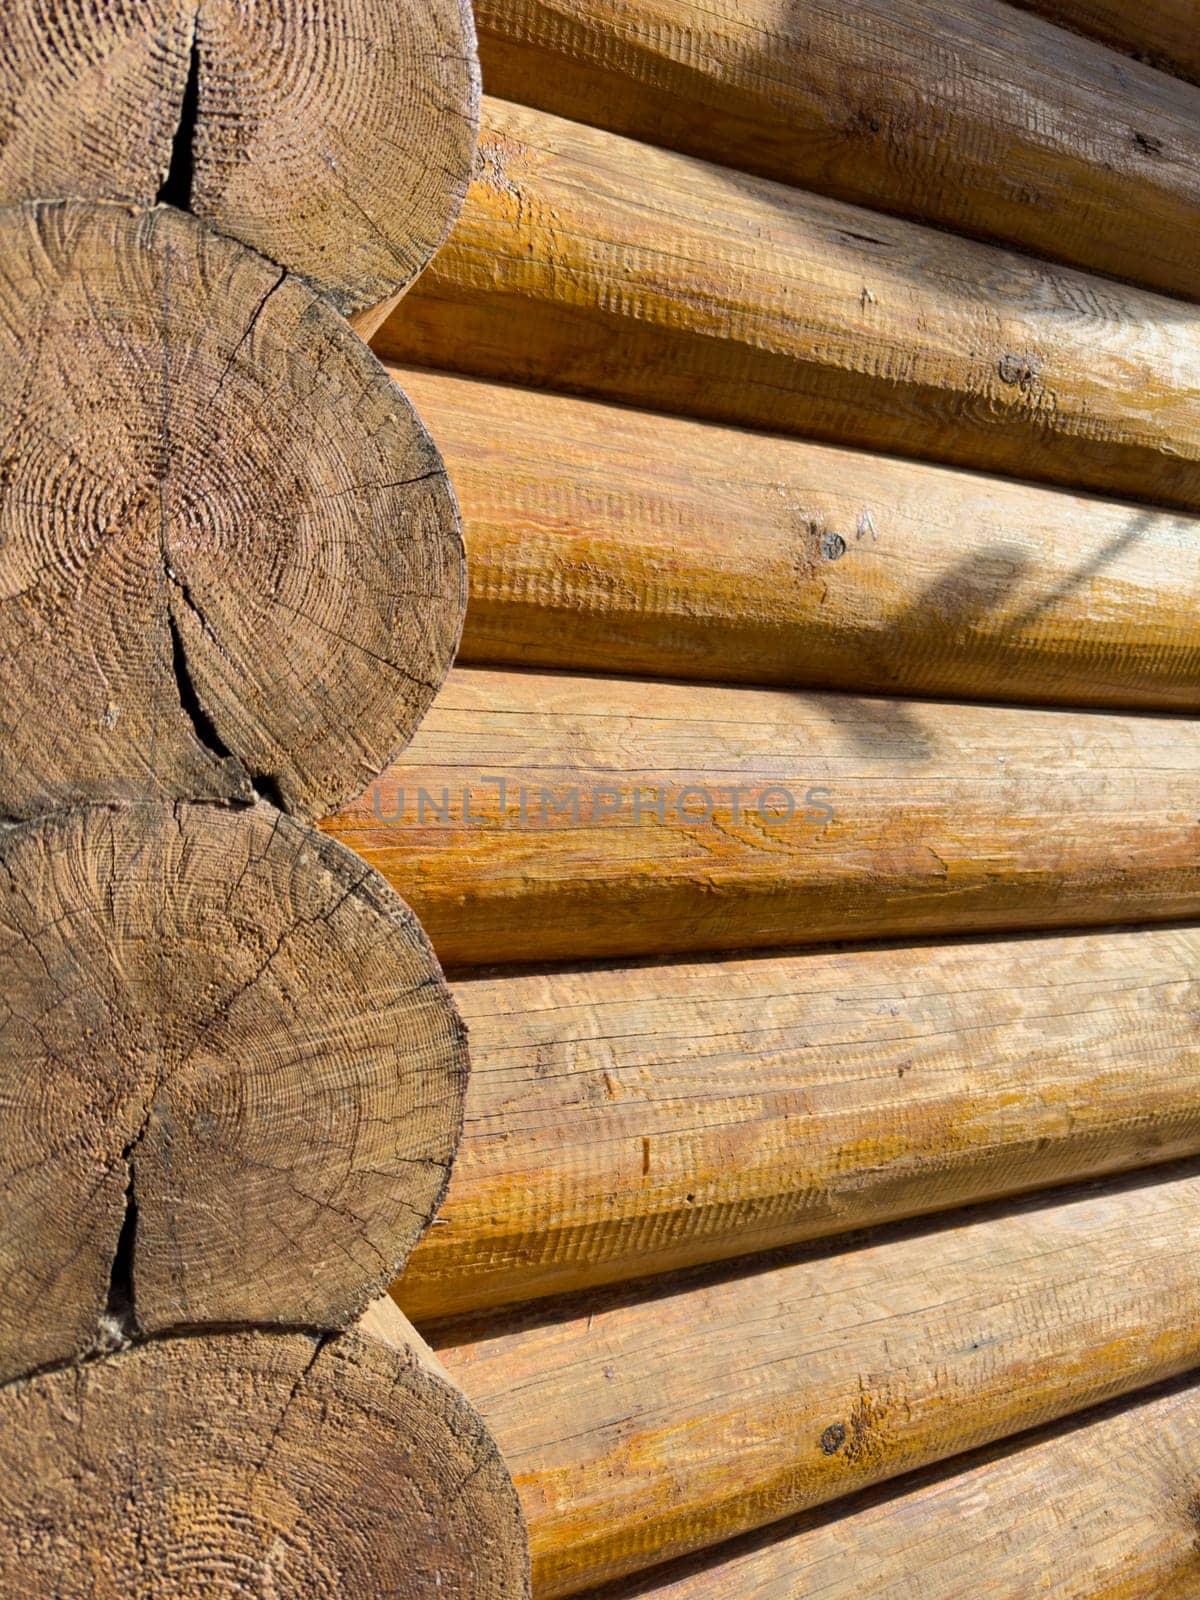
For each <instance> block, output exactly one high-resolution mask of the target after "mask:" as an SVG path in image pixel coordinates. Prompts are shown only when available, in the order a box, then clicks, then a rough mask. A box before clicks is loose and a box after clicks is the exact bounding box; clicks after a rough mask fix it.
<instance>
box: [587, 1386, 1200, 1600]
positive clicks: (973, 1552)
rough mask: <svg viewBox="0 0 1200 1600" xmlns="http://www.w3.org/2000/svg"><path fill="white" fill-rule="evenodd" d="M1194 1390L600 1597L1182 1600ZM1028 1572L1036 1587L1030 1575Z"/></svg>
mask: <svg viewBox="0 0 1200 1600" xmlns="http://www.w3.org/2000/svg"><path fill="white" fill-rule="evenodd" d="M1198 1432H1200V1390H1197V1388H1196V1387H1194V1386H1192V1387H1188V1388H1176V1389H1175V1390H1174V1391H1173V1392H1167V1393H1165V1394H1164V1393H1158V1394H1155V1395H1154V1396H1153V1397H1151V1398H1149V1399H1146V1400H1144V1401H1142V1402H1141V1403H1140V1404H1132V1405H1131V1404H1128V1403H1127V1404H1126V1405H1125V1407H1124V1408H1123V1409H1120V1410H1117V1409H1115V1408H1114V1407H1106V1408H1103V1409H1102V1410H1101V1411H1099V1412H1095V1413H1092V1414H1091V1415H1090V1416H1089V1417H1088V1419H1087V1420H1086V1422H1084V1421H1082V1419H1081V1421H1080V1422H1079V1423H1074V1424H1067V1425H1063V1424H1061V1423H1060V1424H1058V1425H1057V1426H1055V1427H1054V1428H1051V1429H1047V1430H1046V1431H1045V1432H1043V1433H1042V1434H1040V1435H1039V1436H1037V1437H1036V1438H1035V1439H1034V1440H1032V1441H1030V1442H1028V1443H1027V1444H1025V1445H1024V1447H1023V1448H1021V1447H1020V1446H1010V1447H1008V1448H1006V1449H1005V1448H1002V1449H998V1450H993V1451H991V1452H989V1453H987V1454H981V1455H979V1456H976V1457H974V1458H973V1459H971V1460H970V1461H969V1462H967V1463H964V1464H963V1466H962V1468H961V1470H959V1471H957V1472H953V1473H951V1474H949V1475H948V1474H947V1472H946V1470H945V1469H943V1471H942V1473H941V1475H940V1476H939V1477H937V1478H936V1479H933V1477H932V1475H927V1476H926V1481H924V1482H921V1483H919V1484H918V1485H916V1486H914V1487H912V1488H910V1489H908V1490H906V1491H905V1492H903V1493H899V1494H891V1495H888V1496H887V1497H886V1498H884V1497H883V1496H882V1495H881V1494H880V1493H879V1492H878V1491H876V1492H875V1493H874V1494H872V1495H870V1496H864V1497H863V1498H862V1501H861V1502H860V1503H858V1504H855V1505H853V1506H852V1507H847V1508H846V1509H845V1510H844V1511H843V1512H842V1514H841V1515H838V1514H837V1513H838V1510H839V1509H840V1508H835V1509H833V1510H832V1511H828V1510H827V1511H824V1512H818V1513H812V1512H810V1513H808V1514H807V1515H806V1516H804V1517H801V1518H797V1519H795V1520H794V1521H793V1522H791V1523H790V1524H788V1525H787V1526H785V1527H784V1528H782V1529H780V1528H774V1529H767V1530H765V1531H764V1532H763V1533H760V1534H755V1535H751V1536H750V1537H748V1538H746V1539H743V1540H741V1541H739V1547H737V1548H733V1549H731V1550H730V1551H728V1552H727V1553H725V1554H724V1555H719V1556H717V1558H716V1559H715V1560H714V1559H712V1558H711V1557H709V1558H707V1559H704V1560H703V1563H702V1562H701V1561H700V1560H697V1559H696V1558H691V1559H689V1560H688V1561H687V1562H686V1563H681V1564H679V1565H678V1566H677V1567H675V1568H674V1569H672V1570H671V1571H670V1572H660V1573H658V1574H656V1575H650V1574H642V1575H640V1576H639V1577H637V1578H634V1579H632V1580H630V1581H629V1582H628V1583H623V1584H621V1585H619V1586H618V1587H617V1588H616V1589H614V1590H610V1591H609V1600H730V1597H732V1596H734V1595H736V1596H737V1597H738V1600H796V1596H797V1595H800V1594H802V1595H813V1596H816V1595H819V1596H820V1597H821V1600H862V1596H863V1595H864V1594H869V1595H870V1596H871V1597H872V1600H962V1597H963V1596H964V1595H977V1596H979V1597H980V1600H1012V1597H1014V1596H1018V1595H1026V1594H1030V1593H1032V1592H1033V1588H1034V1585H1035V1584H1036V1585H1038V1586H1039V1588H1040V1592H1042V1593H1044V1594H1053V1595H1054V1596H1055V1597H1056V1600H1098V1597H1100V1596H1103V1600H1188V1597H1189V1596H1191V1595H1194V1594H1195V1593H1196V1588H1197V1577H1198V1571H1200V1568H1198V1562H1197V1554H1196V1517H1197V1508H1196V1496H1195V1481H1196V1466H1197V1452H1196V1437H1197V1433H1198ZM1031 1574H1036V1578H1034V1577H1031Z"/></svg>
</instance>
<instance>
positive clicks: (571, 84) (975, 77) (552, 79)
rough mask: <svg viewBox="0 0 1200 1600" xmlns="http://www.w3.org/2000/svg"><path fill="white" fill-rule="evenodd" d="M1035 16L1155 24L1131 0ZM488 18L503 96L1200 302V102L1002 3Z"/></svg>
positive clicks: (525, 9)
mask: <svg viewBox="0 0 1200 1600" xmlns="http://www.w3.org/2000/svg"><path fill="white" fill-rule="evenodd" d="M1041 9H1044V10H1045V11H1047V12H1048V13H1049V14H1050V15H1054V14H1055V12H1060V13H1062V14H1063V16H1064V20H1068V21H1069V20H1070V19H1071V15H1072V13H1086V12H1089V11H1090V12H1097V11H1114V12H1115V11H1118V10H1119V11H1120V13H1121V14H1122V15H1123V16H1125V17H1126V18H1127V21H1126V25H1125V32H1126V34H1127V35H1128V34H1129V33H1132V34H1135V35H1136V34H1137V33H1138V31H1139V29H1141V28H1142V26H1143V13H1144V8H1142V9H1141V10H1139V11H1137V12H1136V13H1134V12H1132V11H1131V10H1130V8H1129V6H1128V3H1127V0H1108V4H1103V3H1102V4H1097V3H1096V0H1074V4H1072V3H1071V0H1067V3H1065V4H1063V3H1060V4H1057V5H1055V4H1052V3H1050V4H1046V5H1045V6H1043V7H1042V8H1041ZM1159 9H1160V10H1163V11H1167V10H1171V9H1174V10H1177V11H1178V12H1179V13H1180V15H1182V13H1183V12H1184V11H1185V10H1186V11H1187V13H1188V15H1189V16H1190V18H1191V33H1192V35H1193V36H1194V35H1195V32H1196V23H1197V13H1196V11H1195V7H1194V0H1176V3H1175V5H1174V6H1163V7H1160V8H1159ZM476 15H477V20H478V25H479V30H480V52H481V55H482V58H483V68H484V76H485V80H486V82H487V84H488V87H489V89H490V90H491V92H492V93H493V94H494V95H500V96H503V98H504V99H506V100H515V101H519V102H520V103H521V104H523V105H531V106H538V107H540V108H541V109H542V110H544V111H552V112H557V113H558V114H559V115H562V116H567V117H573V118H575V120H576V121H578V122H588V123H592V124H593V125H595V126H597V127H602V128H610V129H612V130H613V131H614V132H615V133H623V134H629V135H632V136H633V137H634V138H637V139H644V140H645V141H646V142H647V143H648V144H654V145H664V146H666V147H668V148H670V149H672V150H681V151H684V152H686V153H687V154H689V155H695V156H701V157H703V158H705V159H706V160H709V161H719V162H723V163H725V164H726V165H727V166H730V167H741V168H743V169H745V170H746V171H749V172H757V173H761V174H762V175H763V176H764V177H768V178H777V179H779V180H780V181H781V182H784V183H794V184H798V185H799V186H800V187H801V188H804V189H815V190H816V191H817V192H818V193H821V194H829V195H834V196H836V197H837V198H838V199H841V200H851V201H854V202H856V203H857V204H859V205H866V206H873V207H877V208H879V209H881V210H884V211H895V212H898V213H899V214H901V215H904V216H910V217H916V218H919V219H922V220H925V221H928V222H933V223H937V224H938V225H939V226H941V227H945V228H950V229H952V230H954V231H955V232H960V233H972V234H980V235H984V236H986V237H989V238H994V239H1000V240H1008V241H1011V242H1012V243H1014V244H1019V245H1020V246H1021V247H1022V248H1023V249H1026V250H1029V251H1031V252H1032V253H1033V254H1034V255H1041V256H1050V257H1052V258H1054V259H1056V260H1060V261H1067V262H1071V263H1073V264H1074V265H1076V266H1081V267H1087V268H1090V269H1093V270H1096V271H1100V272H1108V273H1111V274H1113V275H1114V276H1116V277H1123V278H1129V279H1132V280H1133V281H1134V282H1135V283H1145V284H1148V285H1150V286H1151V287H1153V288H1156V289H1161V290H1163V291H1165V292H1166V293H1169V294H1180V295H1185V296H1189V297H1192V298H1195V297H1196V296H1197V295H1198V294H1200V263H1198V262H1197V258H1196V252H1195V250H1194V248H1193V243H1194V240H1195V236H1196V226H1197V205H1198V203H1200V160H1198V157H1200V142H1198V139H1197V132H1198V130H1200V103H1198V102H1197V97H1196V93H1195V90H1194V89H1192V88H1191V86H1190V85H1185V84H1181V83H1178V82H1175V81H1172V80H1170V79H1167V78H1164V77H1163V76H1162V74H1161V73H1158V72H1155V71H1153V70H1151V69H1150V68H1149V67H1145V66H1142V65H1141V64H1140V63H1137V62H1132V61H1129V60H1122V59H1120V58H1119V57H1114V55H1113V54H1112V52H1111V51H1109V50H1107V49H1105V48H1104V47H1103V46H1101V45H1098V44H1095V43H1093V42H1092V41H1091V40H1082V39H1080V38H1079V37H1078V36H1077V35H1072V34H1068V33H1064V32H1063V31H1062V30H1061V29H1059V28H1055V27H1052V26H1050V25H1049V24H1048V23H1046V22H1044V21H1043V20H1042V19H1041V18H1039V17H1033V16H1030V15H1028V14H1027V13H1024V14H1023V13H1021V12H1019V11H1015V10H1013V8H1012V7H1011V6H1008V5H1004V4H1002V3H1001V0H855V4H854V5H852V6H847V5H845V4H839V3H838V0H792V3H790V4H788V5H786V6H781V5H780V4H779V3H778V0H704V3H701V0H479V4H478V5H477V6H476ZM1191 53H1192V56H1193V59H1194V60H1195V61H1196V62H1197V63H1200V46H1197V45H1196V43H1195V40H1194V37H1193V39H1192V41H1191ZM1135 218H1136V222H1135V221H1134V220H1133V219H1135Z"/></svg>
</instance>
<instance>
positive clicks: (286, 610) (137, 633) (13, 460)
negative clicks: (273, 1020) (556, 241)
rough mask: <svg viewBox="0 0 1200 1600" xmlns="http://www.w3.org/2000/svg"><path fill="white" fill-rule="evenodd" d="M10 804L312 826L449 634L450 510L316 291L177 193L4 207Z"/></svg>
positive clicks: (453, 612) (381, 742) (395, 717)
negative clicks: (205, 811) (244, 806)
mask: <svg viewBox="0 0 1200 1600" xmlns="http://www.w3.org/2000/svg"><path fill="white" fill-rule="evenodd" d="M0 435H2V437H3V441H4V442H3V446H2V448H0V481H2V482H3V486H4V495H3V502H2V506H0V637H2V638H3V639H4V642H5V648H4V650H3V652H2V653H0V814H5V815H8V816H10V817H28V816H31V815H36V814H38V813H40V812H42V811H46V810H49V809H52V808H54V807H60V806H67V805H72V804H78V803H86V802H88V801H92V800H106V801H107V800H127V799H144V798H146V797H147V796H150V797H156V798H170V799H176V798H183V799H204V798H214V799H247V798H249V799H252V798H253V790H254V789H255V788H257V789H258V791H259V792H260V793H262V794H264V795H266V796H267V797H268V798H270V799H272V800H273V801H275V802H277V803H278V804H279V805H280V806H282V807H283V809H285V810H287V811H292V812H297V813H300V814H302V815H306V816H310V817H316V816H323V815H325V814H326V813H327V812H328V811H329V810H331V809H332V808H333V807H334V806H335V805H336V804H337V803H339V802H340V801H341V800H344V799H346V798H347V797H348V796H349V795H351V794H353V793H355V792H357V791H358V790H359V789H361V788H362V786H363V784H364V783H365V782H366V781H367V780H368V779H369V778H370V777H372V776H373V775H374V774H375V773H377V772H378V771H379V770H380V769H381V768H382V767H383V766H384V765H385V764H386V763H387V761H388V759H389V758H390V757H391V755H392V754H394V753H395V752H396V751H397V750H398V749H400V748H401V747H402V746H403V745H404V743H405V742H406V741H407V739H408V738H409V736H410V735H411V733H412V731H413V729H414V728H415V726H416V724H417V722H418V721H419V720H420V718H421V716H422V715H423V713H424V711H425V709H426V707H427V706H428V704H429V702H430V701H431V699H432V698H433V695H434V694H435V692H436V690H437V688H438V686H439V685H440V683H441V681H442V678H443V677H444V675H445V673H446V671H447V669H448V667H449V664H450V661H451V658H452V656H453V653H454V649H455V646H456V644H457V641H458V635H459V631H460V628H461V624H462V612H463V608H464V604H465V600H464V590H465V578H464V563H463V552H462V540H461V535H460V533H459V526H458V513H457V509H456V507H455V503H454V498H453V495H452V493H451V491H450V489H449V486H448V484H447V482H446V476H445V471H444V468H443V466H442V462H441V458H440V456H439V455H438V453H437V450H436V449H435V448H434V446H433V444H432V442H431V440H430V439H429V436H428V434H427V433H426V432H425V429H424V428H423V427H422V425H421V423H420V422H419V421H418V420H417V418H416V416H415V415H414V413H413V411H412V408H411V407H410V406H409V404H408V402H407V401H406V400H405V399H404V397H403V396H402V395H400V394H398V392H397V391H396V389H395V386H394V385H393V384H392V383H391V382H390V381H389V379H388V377H387V375H386V374H385V373H384V371H383V369H382V368H381V367H380V366H379V364H378V363H377V362H376V360H375V359H374V357H373V356H371V354H370V353H369V352H368V351H367V350H366V349H365V348H364V347H363V346H362V344H361V343H360V341H359V340H358V339H356V338H355V337H354V335H353V334H352V333H351V332H350V331H349V329H348V328H347V327H346V325H345V324H344V322H342V320H341V319H340V318H339V317H337V316H336V315H335V314H334V313H333V312H332V311H331V310H330V309H329V307H328V306H327V305H325V304H324V302H323V301H321V300H320V298H319V297H318V296H317V295H315V294H314V292H313V291H312V290H311V289H310V288H308V287H306V286H305V285H304V284H302V283H300V282H299V281H298V280H296V279H294V278H290V277H288V276H286V275H284V274H281V273H280V272H279V271H278V270H277V269H275V268H273V267H271V266H270V265H269V264H268V263H267V262H266V261H264V260H262V258H261V257H259V256H258V255H256V254H254V253H253V252H252V251H249V250H247V249H245V248H244V247H243V246H242V245H239V244H236V243H234V242H232V241H230V240H227V239H223V238H220V237H219V236H217V235H216V234H214V233H213V232H211V230H209V229H206V228H204V227H203V226H202V225H201V224H199V223H197V222H196V221H195V220H194V219H193V218H190V217H186V216H184V215H182V214H181V213H178V212H175V211H172V210H170V209H168V208H164V207H160V208H157V209H155V210H153V211H149V212H133V211H130V210H129V209H128V208H125V207H120V206H92V205H83V204H78V203H65V204H48V205H37V204H30V205H26V206H18V207H12V208H10V209H8V210H6V211H3V212H0Z"/></svg>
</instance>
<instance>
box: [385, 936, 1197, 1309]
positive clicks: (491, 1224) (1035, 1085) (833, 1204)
mask: <svg viewBox="0 0 1200 1600" xmlns="http://www.w3.org/2000/svg"><path fill="white" fill-rule="evenodd" d="M1198 972H1200V930H1197V929H1194V928H1182V929H1145V930H1139V931H1134V932H1122V933H1113V934H1093V935H1073V936H1070V937H1067V938H1052V939H1021V940H1006V941H996V940H987V941H978V942H974V943H965V944H960V945H948V946H933V947H930V946H916V947H912V948H907V949H890V948H884V949H878V950H859V951H852V952H837V953H826V952H820V953H814V954H810V955H801V956H785V957H777V956H771V957H760V958H758V959H749V960H747V959H743V960H738V961H717V960H710V961H703V962H694V963H691V964H689V965H672V966H657V965H654V966H637V967H614V968H602V969H599V970H590V971H572V970H568V971H563V972H545V973H532V974H525V973H516V974H510V975H495V976H482V977H477V978H464V979H463V980H462V981H460V982H459V983H457V984H455V986H454V990H455V998H456V1001H457V1003H458V1006H459V1008H460V1010H461V1011H462V1014H463V1016H464V1018H465V1020H466V1021H467V1024H468V1027H469V1029H470V1036H471V1080H470V1084H469V1087H468V1091H467V1108H466V1124H465V1129H464V1135H463V1142H462V1145H461V1146H460V1148H459V1152H458V1155H457V1158H456V1161H455V1166H454V1172H453V1175H452V1177H451V1180H450V1190H449V1193H448V1194H447V1196H446V1199H445V1200H444V1201H443V1203H442V1206H441V1210H440V1212H439V1215H438V1221H437V1223H436V1224H435V1225H434V1227H433V1228H432V1229H431V1230H430V1231H429V1232H428V1233H427V1234H426V1235H425V1237H424V1239H423V1240H422V1241H421V1243H420V1244H419V1245H418V1246H417V1248H416V1251H415V1252H414V1254H413V1255H412V1257H411V1258H410V1261H409V1264H408V1267H407V1269H406V1271H405V1274H404V1276H403V1277H402V1278H401V1279H400V1281H399V1282H398V1283H397V1284H396V1285H395V1287H394V1290H393V1292H394V1294H395V1295H396V1297H397V1299H398V1300H399V1302H400V1304H401V1305H402V1306H403V1307H404V1309H405V1310H406V1311H407V1312H408V1314H409V1315H410V1316H411V1317H413V1318H414V1319H416V1320H417V1321H418V1322H422V1323H424V1322H429V1321H431V1320H433V1319H435V1318H438V1317H443V1316H447V1315H452V1314H455V1313H461V1312H465V1311H471V1310H478V1309H481V1308H484V1307H488V1306H495V1305H502V1304H505V1303H510V1304H511V1303H514V1302H518V1301H525V1300H532V1299H535V1298H537V1297H539V1296H543V1295H553V1294H562V1293H566V1292H569V1291H572V1290H577V1289H583V1288H588V1287H592V1286H595V1285H598V1284H605V1283H618V1282H621V1281H624V1280H626V1279H630V1278H635V1277H640V1276H644V1275H647V1274H650V1273H656V1272H667V1271H670V1270H671V1269H673V1268H677V1267H690V1266H694V1265H696V1264H698V1263H702V1262H706V1261H716V1260H720V1259H723V1258H728V1257H731V1256H739V1255H744V1254H747V1253H748V1252H750V1251H754V1250H767V1249H770V1248H773V1247H775V1246H779V1245H786V1244H790V1243H794V1242H797V1241H800V1240H806V1239H815V1238H819V1237H821V1236H822V1235H826V1234H835V1233H839V1232H844V1231H846V1230H847V1229H851V1228H858V1227H863V1226H867V1225H870V1224H873V1223H878V1222H883V1221H889V1220H892V1219H895V1218H900V1217H909V1216H916V1215H919V1214H921V1213H924V1212H931V1211H941V1210H946V1209H948V1208H950V1207H952V1206H958V1205H965V1204H968V1203H970V1202H972V1201H977V1200H983V1199H989V1198H992V1197H995V1196H998V1195H1003V1194H1010V1193H1015V1192H1017V1191H1020V1190H1029V1189H1034V1188H1037V1187H1039V1186H1042V1185H1047V1184H1052V1183H1061V1182H1065V1181H1068V1180H1070V1179H1073V1178H1085V1177H1094V1176H1097V1175H1099V1174H1101V1173H1106V1172H1114V1171H1117V1170H1120V1169H1121V1168H1128V1167H1135V1166H1138V1165H1141V1164H1145V1163H1149V1162H1153V1161H1159V1160H1164V1159H1168V1158H1173V1157H1178V1156H1183V1155H1190V1154H1195V1153H1197V1152H1200V981H1198V980H1197V977H1196V974H1197V973H1198Z"/></svg>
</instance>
